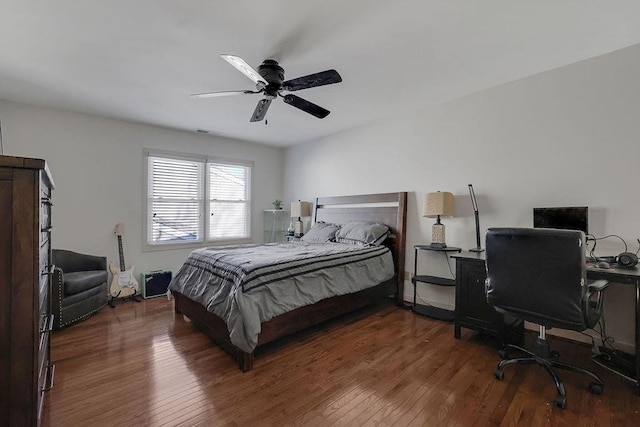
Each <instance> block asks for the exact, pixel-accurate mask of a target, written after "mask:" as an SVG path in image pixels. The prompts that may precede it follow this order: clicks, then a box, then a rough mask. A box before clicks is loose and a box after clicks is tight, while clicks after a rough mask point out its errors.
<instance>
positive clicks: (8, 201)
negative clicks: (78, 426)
mask: <svg viewBox="0 0 640 427" xmlns="http://www.w3.org/2000/svg"><path fill="white" fill-rule="evenodd" d="M53 187H54V184H53V179H52V178H51V174H50V172H49V169H48V167H47V164H46V162H45V161H44V160H39V159H28V158H21V157H11V156H0V349H1V350H0V426H35V425H38V424H39V422H40V416H41V414H42V406H43V401H44V398H45V392H46V390H48V389H49V388H51V386H52V385H53V371H54V366H53V365H52V364H51V360H50V355H51V350H50V342H49V340H50V332H51V330H52V327H53V314H52V313H51V304H50V296H49V283H50V280H51V273H52V272H53V266H52V265H51V206H52V204H51V191H52V190H53Z"/></svg>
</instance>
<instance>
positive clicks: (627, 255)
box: [616, 252, 638, 268]
mask: <svg viewBox="0 0 640 427" xmlns="http://www.w3.org/2000/svg"><path fill="white" fill-rule="evenodd" d="M616 261H617V262H618V267H624V268H631V267H634V266H635V265H636V264H638V257H637V256H636V254H634V253H631V252H622V253H621V254H620V255H618V256H617V258H616Z"/></svg>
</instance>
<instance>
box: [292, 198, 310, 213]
mask: <svg viewBox="0 0 640 427" xmlns="http://www.w3.org/2000/svg"><path fill="white" fill-rule="evenodd" d="M291 216H292V217H305V216H311V207H310V206H309V202H301V201H300V200H298V201H297V202H291Z"/></svg>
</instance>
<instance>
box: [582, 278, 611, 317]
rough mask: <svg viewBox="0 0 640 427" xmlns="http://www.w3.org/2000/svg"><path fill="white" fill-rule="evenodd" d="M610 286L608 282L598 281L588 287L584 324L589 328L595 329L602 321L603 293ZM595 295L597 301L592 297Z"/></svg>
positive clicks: (584, 302) (585, 296)
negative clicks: (599, 321) (600, 320)
mask: <svg viewBox="0 0 640 427" xmlns="http://www.w3.org/2000/svg"><path fill="white" fill-rule="evenodd" d="M607 286H609V281H607V280H596V281H595V282H593V283H590V284H588V285H587V291H586V292H585V293H584V300H583V304H584V305H583V307H582V314H583V316H584V317H583V318H584V322H585V325H586V327H587V328H593V327H594V326H595V325H596V324H597V323H598V320H599V319H600V316H601V314H602V302H603V298H602V296H603V293H602V291H603V290H604V289H605V288H606V287H607ZM593 295H595V296H596V299H595V300H592V299H591V297H592V296H593Z"/></svg>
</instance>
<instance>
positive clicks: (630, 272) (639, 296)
mask: <svg viewBox="0 0 640 427" xmlns="http://www.w3.org/2000/svg"><path fill="white" fill-rule="evenodd" d="M452 258H455V259H456V265H457V264H458V263H462V264H471V263H473V264H474V265H476V266H479V267H480V268H482V267H484V269H485V270H486V266H484V253H476V252H466V251H463V252H461V253H460V254H455V255H453V256H452ZM587 278H588V279H590V280H600V279H604V280H608V281H609V282H611V283H619V284H622V285H627V286H635V288H636V301H635V302H636V305H635V323H636V324H635V373H634V375H633V377H632V378H630V379H631V381H633V382H634V384H635V385H636V393H637V394H638V395H639V396H640V381H638V377H639V376H640V269H638V267H637V266H636V267H635V268H609V269H602V268H595V267H594V266H593V265H590V264H589V265H587ZM459 288H460V289H456V325H455V332H456V338H458V337H459V336H460V327H461V326H463V327H469V326H468V325H467V324H465V323H464V321H461V320H460V313H458V307H459V302H458V299H460V301H461V302H462V301H464V296H462V297H460V291H462V290H463V289H462V287H459ZM482 302H483V301H478V304H480V303H482ZM484 303H485V304H486V300H485V301H484ZM474 329H477V328H474Z"/></svg>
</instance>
